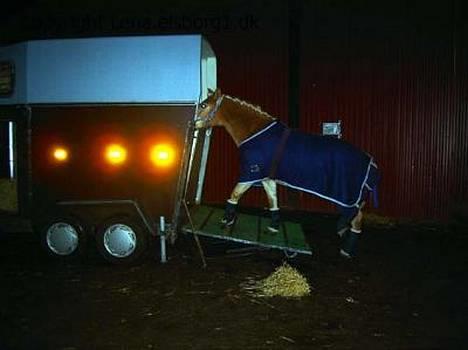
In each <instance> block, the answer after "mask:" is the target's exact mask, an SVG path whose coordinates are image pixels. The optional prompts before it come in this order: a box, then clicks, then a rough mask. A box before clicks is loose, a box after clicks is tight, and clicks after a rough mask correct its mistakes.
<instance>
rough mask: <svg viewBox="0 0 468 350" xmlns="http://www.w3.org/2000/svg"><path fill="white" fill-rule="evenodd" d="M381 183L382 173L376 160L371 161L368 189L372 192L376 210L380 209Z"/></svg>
mask: <svg viewBox="0 0 468 350" xmlns="http://www.w3.org/2000/svg"><path fill="white" fill-rule="evenodd" d="M379 182H380V173H379V168H378V167H377V164H376V163H375V161H374V158H371V160H370V169H369V176H368V178H367V187H368V189H369V190H370V191H372V204H373V206H374V208H378V207H379V194H378V187H379V186H378V185H379Z"/></svg>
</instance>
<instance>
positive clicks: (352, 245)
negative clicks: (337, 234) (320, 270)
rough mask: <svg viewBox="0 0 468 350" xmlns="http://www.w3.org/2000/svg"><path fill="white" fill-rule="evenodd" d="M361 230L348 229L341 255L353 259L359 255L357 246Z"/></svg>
mask: <svg viewBox="0 0 468 350" xmlns="http://www.w3.org/2000/svg"><path fill="white" fill-rule="evenodd" d="M360 236H361V232H357V231H355V230H353V229H349V230H348V231H346V233H345V234H344V237H343V244H342V246H341V250H340V255H341V256H343V257H345V258H347V259H352V258H355V257H356V255H357V246H358V242H359V238H360Z"/></svg>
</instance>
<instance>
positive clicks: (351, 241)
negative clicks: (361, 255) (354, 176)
mask: <svg viewBox="0 0 468 350" xmlns="http://www.w3.org/2000/svg"><path fill="white" fill-rule="evenodd" d="M364 205H365V202H362V203H361V205H360V207H359V210H358V212H357V214H356V215H355V216H354V218H353V219H352V220H351V228H350V229H349V230H348V231H347V232H346V233H345V235H344V240H343V246H342V247H341V250H340V254H341V255H342V256H344V257H346V258H353V257H355V256H356V253H357V245H358V241H359V239H360V237H361V234H362V218H363V214H362V209H363V207H364Z"/></svg>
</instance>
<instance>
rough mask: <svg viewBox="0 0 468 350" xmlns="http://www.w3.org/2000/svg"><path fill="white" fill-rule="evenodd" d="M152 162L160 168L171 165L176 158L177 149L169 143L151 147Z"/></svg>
mask: <svg viewBox="0 0 468 350" xmlns="http://www.w3.org/2000/svg"><path fill="white" fill-rule="evenodd" d="M150 159H151V162H152V163H153V164H154V165H155V166H157V167H160V168H166V167H169V166H171V165H172V164H173V163H174V160H175V150H174V148H172V147H171V146H170V145H168V144H159V145H154V146H153V147H151V150H150Z"/></svg>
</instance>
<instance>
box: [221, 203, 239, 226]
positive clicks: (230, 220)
mask: <svg viewBox="0 0 468 350" xmlns="http://www.w3.org/2000/svg"><path fill="white" fill-rule="evenodd" d="M236 210H237V204H233V203H231V202H229V201H228V202H226V207H225V209H224V217H223V219H222V220H221V227H228V226H232V225H233V224H234V222H235V221H236Z"/></svg>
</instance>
